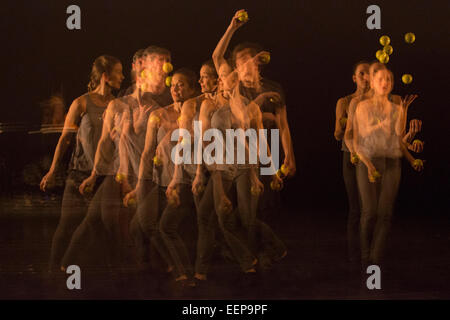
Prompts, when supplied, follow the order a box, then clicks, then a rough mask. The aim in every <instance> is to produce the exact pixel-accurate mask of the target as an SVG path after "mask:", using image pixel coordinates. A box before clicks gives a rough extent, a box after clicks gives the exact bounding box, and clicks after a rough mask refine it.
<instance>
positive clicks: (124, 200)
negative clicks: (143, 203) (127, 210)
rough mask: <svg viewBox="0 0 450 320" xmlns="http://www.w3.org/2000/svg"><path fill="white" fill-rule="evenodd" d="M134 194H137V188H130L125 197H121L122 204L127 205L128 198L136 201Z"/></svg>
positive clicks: (128, 203)
mask: <svg viewBox="0 0 450 320" xmlns="http://www.w3.org/2000/svg"><path fill="white" fill-rule="evenodd" d="M136 194H137V190H136V189H134V190H131V191H130V192H128V193H127V194H126V195H125V197H123V205H124V206H125V207H128V205H130V200H131V199H134V201H136Z"/></svg>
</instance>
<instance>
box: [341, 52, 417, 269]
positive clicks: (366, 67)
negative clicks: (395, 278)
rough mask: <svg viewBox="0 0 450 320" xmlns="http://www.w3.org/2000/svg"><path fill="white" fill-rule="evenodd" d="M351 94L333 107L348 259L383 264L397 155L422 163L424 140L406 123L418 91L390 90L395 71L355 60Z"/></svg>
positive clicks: (394, 193)
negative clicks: (344, 196) (344, 198)
mask: <svg viewBox="0 0 450 320" xmlns="http://www.w3.org/2000/svg"><path fill="white" fill-rule="evenodd" d="M353 82H354V83H355V85H356V90H355V92H354V93H352V94H350V95H348V96H345V97H343V98H340V99H339V100H338V102H337V105H336V123H335V131H334V135H335V138H336V140H338V141H342V151H343V160H342V164H343V177H344V182H345V187H346V190H347V196H348V206H349V213H348V220H347V243H348V258H349V260H350V262H351V263H354V264H356V265H358V264H359V263H361V266H362V271H363V272H364V274H365V272H366V268H367V266H369V265H378V266H382V265H383V262H384V261H385V260H384V259H383V258H384V256H385V255H384V253H385V248H386V240H387V236H388V234H389V230H390V227H391V221H392V215H393V211H394V204H395V200H396V197H397V192H398V189H399V185H400V175H401V158H402V157H405V158H406V159H407V161H408V162H409V163H410V164H411V166H412V167H413V168H414V170H416V171H422V170H423V167H424V161H422V160H420V159H415V158H414V157H413V156H412V155H411V153H410V151H412V152H414V153H421V152H422V151H423V142H422V141H421V140H419V139H414V138H415V136H416V135H417V134H418V133H419V132H420V131H421V129H422V122H421V120H418V119H413V120H411V121H410V125H409V130H408V132H406V127H407V115H408V108H409V107H410V105H411V103H412V102H413V101H414V100H415V99H416V98H417V95H408V96H406V97H405V98H401V97H400V96H398V95H394V94H392V93H391V92H392V89H393V84H394V75H393V73H392V71H391V70H389V69H388V68H387V67H386V65H385V64H383V63H380V62H373V63H367V62H364V61H362V62H358V63H357V64H356V65H355V67H354V69H353Z"/></svg>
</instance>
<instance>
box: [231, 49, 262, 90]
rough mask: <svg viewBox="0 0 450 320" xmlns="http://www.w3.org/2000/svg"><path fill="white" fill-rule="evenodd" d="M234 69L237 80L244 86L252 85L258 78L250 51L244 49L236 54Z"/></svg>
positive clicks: (257, 71)
mask: <svg viewBox="0 0 450 320" xmlns="http://www.w3.org/2000/svg"><path fill="white" fill-rule="evenodd" d="M236 69H237V72H238V76H239V80H240V81H242V82H243V83H244V85H249V86H250V85H252V84H253V83H255V82H256V81H258V78H259V70H258V65H257V63H256V61H255V60H254V59H253V55H252V52H251V50H250V49H244V50H242V51H239V52H237V53H236Z"/></svg>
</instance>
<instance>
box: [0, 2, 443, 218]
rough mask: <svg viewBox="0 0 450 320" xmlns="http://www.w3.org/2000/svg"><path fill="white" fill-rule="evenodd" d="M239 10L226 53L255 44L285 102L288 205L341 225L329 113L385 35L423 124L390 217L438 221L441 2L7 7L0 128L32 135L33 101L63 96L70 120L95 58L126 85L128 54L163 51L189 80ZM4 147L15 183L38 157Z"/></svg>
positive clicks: (22, 137)
mask: <svg viewBox="0 0 450 320" xmlns="http://www.w3.org/2000/svg"><path fill="white" fill-rule="evenodd" d="M70 4H77V5H79V6H80V7H81V30H74V31H70V30H68V29H67V28H66V19H67V17H68V14H66V8H67V6H68V5H70ZM371 4H378V5H379V6H380V7H381V24H382V29H381V30H368V29H367V27H366V19H367V17H368V16H369V15H368V14H366V8H367V6H368V5H371ZM241 8H245V9H247V10H248V13H249V16H250V21H249V22H248V23H247V24H246V25H245V26H244V27H243V28H241V29H240V30H238V32H237V33H236V34H235V36H234V38H233V39H232V43H231V47H233V46H234V45H235V44H237V43H239V42H241V41H253V42H258V43H260V44H262V45H263V46H264V48H266V49H267V50H268V51H270V52H271V54H272V59H271V62H270V64H269V65H268V66H267V68H266V70H265V76H266V77H268V78H270V79H272V80H275V81H278V82H280V83H281V84H282V86H283V88H284V90H285V92H286V95H287V103H288V117H289V124H290V127H291V132H292V137H293V141H294V147H295V155H296V160H297V168H298V173H297V175H296V177H295V178H294V179H292V180H291V181H289V182H288V184H287V187H286V188H285V191H283V199H284V201H285V204H286V205H287V206H289V207H291V208H299V207H302V208H309V207H311V208H321V209H323V213H324V214H326V213H327V212H328V210H327V208H333V209H342V210H339V211H342V214H343V217H344V215H345V208H346V197H345V189H344V184H343V181H342V178H341V164H342V163H341V161H342V160H341V152H340V151H339V150H340V145H339V144H338V143H337V142H336V141H335V140H334V137H333V130H334V110H335V103H336V101H337V99H338V98H339V97H342V96H344V95H347V94H349V93H351V92H352V91H353V90H354V88H353V83H352V81H351V68H352V65H353V64H354V63H355V62H357V61H359V60H362V59H366V60H373V59H374V54H375V52H376V51H377V50H378V49H380V44H379V43H378V39H379V37H380V36H381V35H383V34H387V35H389V36H390V37H391V41H392V42H391V44H392V46H393V48H394V53H393V55H392V56H391V61H390V62H389V64H388V67H389V68H391V69H392V70H393V72H394V74H395V76H396V79H395V88H394V93H396V94H400V95H405V94H408V93H416V94H418V95H419V98H418V99H417V100H416V101H415V102H414V103H413V105H412V107H411V108H410V110H411V115H412V116H414V117H418V118H420V119H422V120H423V122H424V124H423V135H422V136H423V139H424V140H425V152H424V154H423V155H419V157H420V158H424V159H426V160H427V163H426V169H425V172H423V173H421V174H417V173H414V172H413V170H412V169H411V168H410V166H409V164H407V163H406V162H403V163H404V168H403V179H402V185H401V189H400V196H399V201H398V203H399V206H400V208H402V209H405V210H401V212H404V213H399V214H408V215H409V214H413V213H414V214H418V215H423V216H432V215H433V216H434V215H442V216H447V213H448V204H447V199H448V181H449V166H448V162H449V161H448V156H449V152H448V148H449V143H448V136H449V129H448V123H449V120H450V119H449V111H448V109H449V102H448V97H447V94H448V92H449V86H448V83H449V80H448V79H449V78H448V71H449V68H448V67H449V63H448V57H449V53H450V43H449V35H450V33H449V30H450V28H449V22H448V14H449V12H450V10H449V9H450V2H449V1H417V0H413V1H349V0H346V1H268V0H261V1H251V2H244V1H221V2H219V1H201V2H199V1H178V0H177V1H174V0H166V1H131V0H130V1H75V2H73V1H46V2H44V1H32V2H31V1H14V2H13V1H9V2H8V3H2V13H1V15H2V17H1V22H0V23H1V30H3V41H2V50H1V53H0V55H1V65H2V67H1V70H2V86H1V87H2V88H3V90H4V91H3V94H2V96H3V103H2V108H1V113H0V122H3V123H8V122H26V123H28V124H39V123H40V118H41V115H40V112H41V109H40V107H39V102H41V101H43V100H45V99H47V98H48V97H49V96H50V95H51V94H53V93H55V92H57V91H58V90H60V89H61V88H62V89H63V95H64V98H65V101H66V110H67V108H68V106H69V105H70V103H71V101H72V100H73V99H74V98H76V97H77V96H79V95H81V94H83V93H84V92H85V91H86V85H87V82H88V75H89V71H90V67H91V65H92V62H93V60H94V59H95V57H97V56H99V55H101V54H105V53H107V54H111V55H114V56H117V57H118V58H120V60H121V61H122V63H123V65H124V68H125V70H124V74H125V75H126V76H127V78H126V80H125V82H124V85H127V83H129V70H130V63H131V57H132V55H133V53H134V52H135V51H136V50H137V49H139V48H145V47H146V46H148V45H150V44H157V45H160V46H164V47H167V48H169V49H170V50H171V52H172V60H173V64H174V66H175V68H178V67H190V68H192V69H194V70H196V71H198V69H199V66H200V64H201V63H202V62H203V61H205V60H207V59H209V58H210V56H211V54H212V51H213V50H214V48H215V45H216V44H217V42H218V40H219V39H220V37H221V36H222V34H223V32H224V31H225V29H226V28H227V26H228V24H229V22H230V19H231V17H232V16H233V14H234V12H235V11H236V10H238V9H241ZM406 32H414V33H415V34H416V42H415V43H414V44H413V45H407V44H406V43H405V42H404V40H403V35H404V34H405V33H406ZM403 73H411V74H412V75H413V77H414V81H413V82H412V84H410V85H409V86H405V85H404V84H403V83H402V82H401V75H402V74H403ZM2 136H3V137H2V139H1V144H2V145H1V149H2V150H3V151H2V153H3V154H4V155H5V157H6V158H7V159H8V160H7V161H6V171H4V173H6V174H9V175H11V174H14V173H15V176H14V177H16V176H17V172H18V171H19V170H20V168H21V166H23V165H24V164H26V163H27V162H29V161H31V160H32V159H33V157H34V156H35V155H36V154H37V153H39V152H41V153H42V150H40V151H39V150H38V148H37V147H36V143H35V142H34V140H33V139H36V137H34V136H31V135H27V134H25V133H24V134H20V133H15V134H9V135H8V134H3V135H2ZM54 144H56V140H54V142H53V147H54ZM53 147H52V148H53ZM50 149H51V148H49V150H50ZM46 152H47V151H46ZM319 211H320V210H319ZM330 212H335V210H331V211H330ZM294 213H295V210H294ZM333 214H334V213H333Z"/></svg>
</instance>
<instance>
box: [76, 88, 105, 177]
mask: <svg viewBox="0 0 450 320" xmlns="http://www.w3.org/2000/svg"><path fill="white" fill-rule="evenodd" d="M84 97H85V98H86V112H84V113H83V114H82V115H81V120H80V124H79V127H78V131H77V135H76V142H75V148H74V151H73V153H72V158H71V160H70V165H69V170H76V171H84V172H91V171H92V168H93V166H94V159H95V152H96V150H97V145H98V141H99V140H100V137H101V135H102V128H103V117H102V116H103V112H104V111H105V110H106V107H99V106H97V105H96V104H94V102H93V101H92V99H91V97H90V96H89V94H88V93H86V94H85V95H84Z"/></svg>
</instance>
